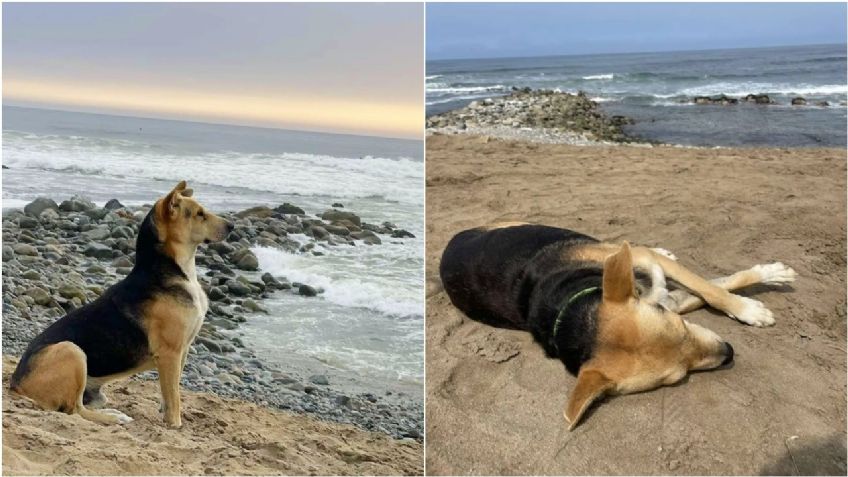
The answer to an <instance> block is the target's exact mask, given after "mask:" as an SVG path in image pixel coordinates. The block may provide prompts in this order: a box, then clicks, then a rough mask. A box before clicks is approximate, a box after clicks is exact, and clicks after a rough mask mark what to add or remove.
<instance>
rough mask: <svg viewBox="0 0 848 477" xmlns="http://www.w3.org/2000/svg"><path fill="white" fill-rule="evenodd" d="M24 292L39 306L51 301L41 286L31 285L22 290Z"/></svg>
mask: <svg viewBox="0 0 848 477" xmlns="http://www.w3.org/2000/svg"><path fill="white" fill-rule="evenodd" d="M24 294H25V295H26V296H28V297H30V298H32V299H33V301H34V302H35V303H36V304H38V305H41V306H47V305H49V304H50V302H52V301H53V298H52V297H51V296H50V294H49V293H47V290H44V289H43V288H38V287H33V288H30V289H28V290H27V291H25V292H24Z"/></svg>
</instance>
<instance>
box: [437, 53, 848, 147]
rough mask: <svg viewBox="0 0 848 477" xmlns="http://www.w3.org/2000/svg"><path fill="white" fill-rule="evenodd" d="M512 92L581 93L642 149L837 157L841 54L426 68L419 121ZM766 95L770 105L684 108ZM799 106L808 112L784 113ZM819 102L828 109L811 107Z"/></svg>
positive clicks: (543, 60) (841, 121)
mask: <svg viewBox="0 0 848 477" xmlns="http://www.w3.org/2000/svg"><path fill="white" fill-rule="evenodd" d="M513 86H518V87H525V86H529V87H531V88H534V89H536V88H549V89H559V90H561V91H565V92H577V91H585V92H586V94H588V95H589V96H590V97H591V98H593V99H594V100H595V101H597V102H599V103H600V104H601V106H602V109H603V110H604V111H606V112H608V113H609V114H621V115H625V116H629V117H631V118H633V119H634V120H635V121H636V122H635V124H633V125H631V126H628V127H626V128H625V131H626V132H627V133H629V134H632V135H635V136H637V137H640V138H644V139H647V140H655V141H661V142H665V143H670V144H685V145H695V146H785V147H822V146H830V147H845V145H846V126H848V123H846V105H845V102H846V94H848V79H846V45H816V46H797V47H780V48H756V49H734V50H710V51H685V52H667V53H632V54H605V55H580V56H549V57H537V58H499V59H467V60H440V61H428V62H427V115H433V114H437V113H440V112H444V111H449V110H452V109H457V108H459V107H462V106H464V105H466V104H468V103H469V102H471V101H473V100H475V99H480V98H487V97H493V96H500V95H505V94H508V93H509V91H510V88H511V87H513ZM750 93H753V94H760V93H765V94H768V95H769V96H770V97H771V98H773V99H774V100H775V101H776V102H777V103H779V104H776V105H768V106H762V105H761V106H757V105H750V104H739V105H735V106H719V105H694V104H692V102H691V101H692V98H693V97H694V96H701V95H706V96H714V95H719V94H726V95H728V96H731V97H744V96H745V95H747V94H750ZM796 96H802V97H804V98H806V99H807V100H808V101H809V104H810V105H809V106H794V107H793V106H791V105H790V101H791V99H792V98H794V97H796ZM820 101H827V102H828V103H829V106H827V107H820V106H815V105H813V103H816V102H820Z"/></svg>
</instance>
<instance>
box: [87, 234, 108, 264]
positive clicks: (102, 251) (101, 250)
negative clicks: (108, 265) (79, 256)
mask: <svg viewBox="0 0 848 477" xmlns="http://www.w3.org/2000/svg"><path fill="white" fill-rule="evenodd" d="M107 232H108V231H107ZM83 253H84V254H85V255H86V256H88V257H94V258H97V259H101V260H104V259H109V258H112V255H113V252H112V248H111V247H109V246H107V245H103V244H102V243H97V242H95V243H90V244H88V246H87V247H86V248H85V251H84V252H83Z"/></svg>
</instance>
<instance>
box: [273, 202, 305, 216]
mask: <svg viewBox="0 0 848 477" xmlns="http://www.w3.org/2000/svg"><path fill="white" fill-rule="evenodd" d="M274 211H275V212H279V213H281V214H295V215H306V212H304V211H303V209H301V208H300V207H297V206H295V205H292V204H289V203H288V202H285V203H284V204H283V205H280V206H277V207H275V208H274Z"/></svg>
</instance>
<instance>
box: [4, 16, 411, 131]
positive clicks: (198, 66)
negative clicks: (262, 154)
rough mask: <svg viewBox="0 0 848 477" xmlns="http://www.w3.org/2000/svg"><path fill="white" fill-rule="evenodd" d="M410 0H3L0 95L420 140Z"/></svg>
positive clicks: (51, 104) (59, 105) (25, 102)
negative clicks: (300, 0)
mask: <svg viewBox="0 0 848 477" xmlns="http://www.w3.org/2000/svg"><path fill="white" fill-rule="evenodd" d="M423 14H424V9H423V6H422V5H420V4H323V5H322V4H255V3H254V4H149V3H148V4H105V3H101V4H96V3H89V4H57V3H53V4H43V3H42V4H21V3H7V4H5V5H3V103H4V104H6V105H17V106H32V107H44V108H52V109H64V110H74V111H88V112H99V113H113V114H123V115H134V116H143V117H155V118H169V119H185V120H195V121H207V122H217V123H228V124H241V125H255V126H265V127H278V128H286V129H302V130H312V131H327V132H340V133H351V134H365V135H376V136H389V137H404V138H421V137H422V131H423V118H424V110H423V101H422V98H423V91H424V61H423V54H424V44H423V41H424V39H423V38H424V32H423V28H424V24H423V21H424V19H423Z"/></svg>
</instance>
